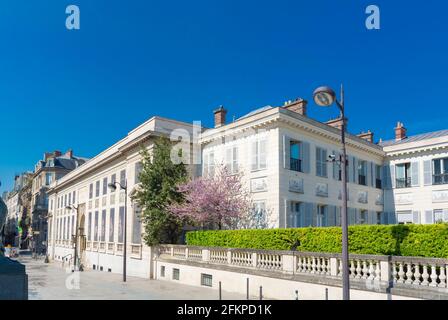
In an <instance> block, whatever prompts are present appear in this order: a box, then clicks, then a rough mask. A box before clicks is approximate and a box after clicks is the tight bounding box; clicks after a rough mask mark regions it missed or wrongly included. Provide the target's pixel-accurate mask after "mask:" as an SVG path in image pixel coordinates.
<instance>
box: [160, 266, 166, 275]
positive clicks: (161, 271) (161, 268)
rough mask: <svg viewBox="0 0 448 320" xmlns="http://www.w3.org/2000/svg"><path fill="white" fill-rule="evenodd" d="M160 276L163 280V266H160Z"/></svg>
mask: <svg viewBox="0 0 448 320" xmlns="http://www.w3.org/2000/svg"><path fill="white" fill-rule="evenodd" d="M160 276H161V277H162V278H165V266H160Z"/></svg>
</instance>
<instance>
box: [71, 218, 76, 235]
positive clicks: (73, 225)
mask: <svg viewBox="0 0 448 320" xmlns="http://www.w3.org/2000/svg"><path fill="white" fill-rule="evenodd" d="M75 232H76V230H75V216H72V235H75Z"/></svg>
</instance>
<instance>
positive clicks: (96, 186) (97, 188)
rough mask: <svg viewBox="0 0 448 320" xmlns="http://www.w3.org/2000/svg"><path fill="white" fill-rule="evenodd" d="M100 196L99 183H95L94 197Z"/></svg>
mask: <svg viewBox="0 0 448 320" xmlns="http://www.w3.org/2000/svg"><path fill="white" fill-rule="evenodd" d="M99 196H100V181H97V182H96V184H95V197H97V198H98V197H99Z"/></svg>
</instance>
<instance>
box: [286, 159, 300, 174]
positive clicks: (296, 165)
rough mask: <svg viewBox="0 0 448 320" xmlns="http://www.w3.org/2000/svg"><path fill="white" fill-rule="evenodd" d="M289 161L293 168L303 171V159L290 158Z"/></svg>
mask: <svg viewBox="0 0 448 320" xmlns="http://www.w3.org/2000/svg"><path fill="white" fill-rule="evenodd" d="M289 161H290V169H291V170H293V171H298V172H302V160H300V159H294V158H290V159H289Z"/></svg>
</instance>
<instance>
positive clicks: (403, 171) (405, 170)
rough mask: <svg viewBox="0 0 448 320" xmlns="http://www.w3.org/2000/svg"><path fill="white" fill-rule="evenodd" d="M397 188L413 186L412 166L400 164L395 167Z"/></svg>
mask: <svg viewBox="0 0 448 320" xmlns="http://www.w3.org/2000/svg"><path fill="white" fill-rule="evenodd" d="M395 175H396V177H395V178H396V187H397V188H409V187H410V186H411V164H410V163H400V164H397V165H396V166H395Z"/></svg>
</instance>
